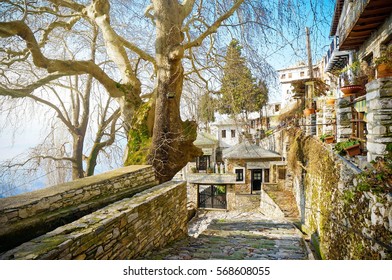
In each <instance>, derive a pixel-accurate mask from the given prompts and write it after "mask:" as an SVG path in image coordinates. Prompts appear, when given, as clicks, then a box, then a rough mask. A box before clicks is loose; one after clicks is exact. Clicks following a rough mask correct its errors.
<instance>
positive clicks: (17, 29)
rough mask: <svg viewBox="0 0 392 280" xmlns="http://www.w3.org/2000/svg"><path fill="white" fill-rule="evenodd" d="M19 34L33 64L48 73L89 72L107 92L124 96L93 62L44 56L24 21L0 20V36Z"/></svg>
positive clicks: (113, 95)
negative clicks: (31, 57)
mask: <svg viewBox="0 0 392 280" xmlns="http://www.w3.org/2000/svg"><path fill="white" fill-rule="evenodd" d="M12 36H19V37H21V38H22V39H23V40H25V42H26V44H27V48H28V49H29V50H30V52H31V54H32V56H33V62H34V65H35V66H37V67H40V68H44V69H46V70H47V71H48V72H49V73H54V72H62V73H63V76H65V75H78V74H91V75H92V76H93V77H94V78H95V79H97V80H98V81H99V82H100V83H101V84H102V85H103V86H104V87H105V88H106V90H107V91H108V92H109V94H110V95H111V96H112V97H121V96H124V92H123V91H122V90H121V89H120V86H119V84H118V83H116V82H115V81H113V80H112V79H111V78H110V77H109V76H108V75H107V74H106V73H105V72H104V71H103V70H102V69H101V68H100V67H99V66H97V65H96V64H95V63H94V62H92V61H89V60H85V61H83V60H82V61H76V60H55V59H48V58H46V57H45V56H44V55H43V54H42V52H41V50H40V48H39V45H38V43H37V40H36V39H35V37H34V34H33V32H32V31H31V29H30V28H29V27H28V26H27V25H26V23H24V22H21V21H12V22H0V37H2V38H7V37H12Z"/></svg>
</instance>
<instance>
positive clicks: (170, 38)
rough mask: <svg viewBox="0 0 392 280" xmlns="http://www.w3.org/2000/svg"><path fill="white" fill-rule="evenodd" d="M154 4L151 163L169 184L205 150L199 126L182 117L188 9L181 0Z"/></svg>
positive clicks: (160, 179) (164, 0)
mask: <svg viewBox="0 0 392 280" xmlns="http://www.w3.org/2000/svg"><path fill="white" fill-rule="evenodd" d="M152 2H153V10H154V18H155V23H156V30H157V35H156V36H157V38H156V44H155V50H156V62H157V69H158V72H157V78H158V84H157V96H156V107H155V121H154V130H153V139H152V146H151V150H150V154H149V162H150V163H151V164H152V165H153V166H154V167H155V172H156V175H157V177H158V179H159V181H160V182H165V181H168V180H170V179H172V178H173V176H174V175H175V174H176V173H177V172H178V171H180V170H181V168H183V167H184V166H185V165H186V164H187V163H188V162H189V161H190V160H191V159H192V158H194V157H196V156H199V155H201V150H200V149H198V148H196V147H195V146H194V145H193V141H194V140H195V139H196V123H195V122H190V121H186V122H183V121H182V120H181V117H180V99H181V93H182V86H183V78H184V69H183V66H182V63H181V59H182V58H183V56H184V47H183V45H182V41H183V40H184V34H183V33H182V31H181V27H182V22H183V20H184V13H185V12H184V10H183V9H184V6H183V5H181V4H179V3H178V1H177V0H153V1H152ZM187 9H188V10H189V7H187ZM185 16H186V15H185Z"/></svg>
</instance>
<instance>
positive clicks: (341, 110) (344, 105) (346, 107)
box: [336, 97, 352, 142]
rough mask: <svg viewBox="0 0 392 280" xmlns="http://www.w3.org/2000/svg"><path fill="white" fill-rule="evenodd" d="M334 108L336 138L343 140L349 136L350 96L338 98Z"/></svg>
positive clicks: (338, 140)
mask: <svg viewBox="0 0 392 280" xmlns="http://www.w3.org/2000/svg"><path fill="white" fill-rule="evenodd" d="M337 101H338V104H337V109H336V130H337V135H336V140H337V142H341V141H345V140H347V139H348V138H350V137H351V132H352V130H351V118H352V113H351V105H350V102H351V101H350V97H344V98H339V99H338V100H337Z"/></svg>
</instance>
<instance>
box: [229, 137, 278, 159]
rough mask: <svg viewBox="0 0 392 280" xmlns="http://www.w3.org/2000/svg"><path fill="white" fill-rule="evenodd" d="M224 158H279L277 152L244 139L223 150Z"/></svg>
mask: <svg viewBox="0 0 392 280" xmlns="http://www.w3.org/2000/svg"><path fill="white" fill-rule="evenodd" d="M223 158H224V159H272V158H274V159H279V158H281V155H279V154H278V153H275V152H272V151H269V150H266V149H263V148H262V147H260V146H258V145H255V144H251V143H249V142H247V141H244V142H242V143H240V144H237V145H235V146H233V147H231V148H228V149H225V150H223Z"/></svg>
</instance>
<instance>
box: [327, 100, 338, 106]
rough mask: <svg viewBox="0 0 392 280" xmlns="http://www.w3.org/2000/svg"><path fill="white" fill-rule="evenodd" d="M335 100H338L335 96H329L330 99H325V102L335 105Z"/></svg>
mask: <svg viewBox="0 0 392 280" xmlns="http://www.w3.org/2000/svg"><path fill="white" fill-rule="evenodd" d="M335 101H336V99H335V98H329V99H327V100H326V101H325V103H326V104H327V105H329V106H333V105H335Z"/></svg>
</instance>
